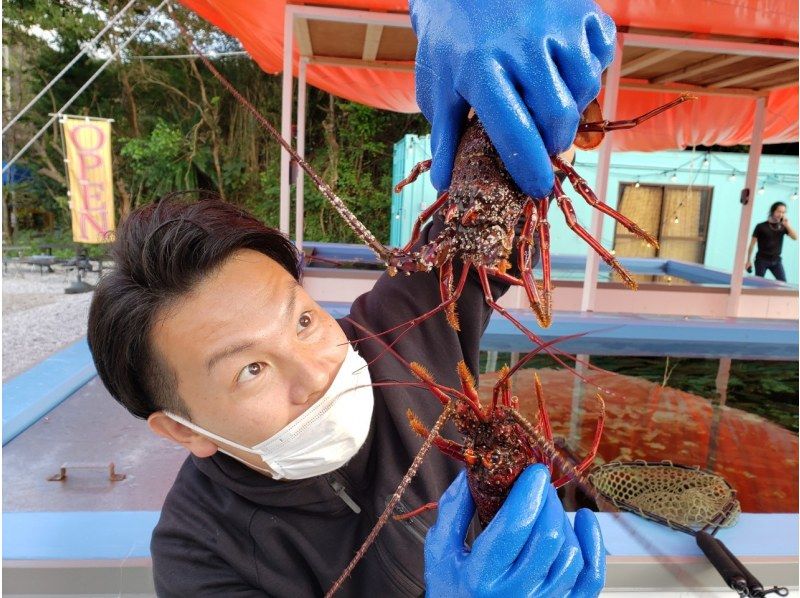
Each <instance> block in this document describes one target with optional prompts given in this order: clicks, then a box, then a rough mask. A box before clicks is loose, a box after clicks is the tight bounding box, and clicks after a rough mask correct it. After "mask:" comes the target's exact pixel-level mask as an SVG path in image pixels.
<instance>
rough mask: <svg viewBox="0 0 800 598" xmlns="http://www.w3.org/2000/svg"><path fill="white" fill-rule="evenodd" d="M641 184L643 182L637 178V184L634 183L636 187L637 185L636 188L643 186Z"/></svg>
mask: <svg viewBox="0 0 800 598" xmlns="http://www.w3.org/2000/svg"><path fill="white" fill-rule="evenodd" d="M641 186H642V185H641V183H640V182H639V179H638V178H637V179H636V184H635V185H634V187H636V188H637V189H638V188H639V187H641Z"/></svg>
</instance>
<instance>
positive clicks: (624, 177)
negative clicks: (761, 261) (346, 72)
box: [392, 135, 800, 285]
mask: <svg viewBox="0 0 800 598" xmlns="http://www.w3.org/2000/svg"><path fill="white" fill-rule="evenodd" d="M414 137H415V139H414V144H415V145H416V146H420V145H424V144H427V145H426V146H425V147H423V148H421V149H415V150H414V152H415V154H416V155H418V156H426V157H430V149H429V146H430V136H429V135H427V136H420V137H417V136H414ZM401 144H403V140H401V141H399V142H398V144H397V145H401ZM397 145H396V146H395V148H397ZM396 151H397V149H396ZM426 152H427V153H426ZM707 157H708V164H707V165H705V166H704V165H703V160H704V159H705V158H706V154H705V153H702V152H696V153H694V154H693V153H692V152H680V151H667V152H615V153H612V155H611V167H610V171H609V181H608V192H607V194H606V198H605V199H606V202H607V203H608V204H609V205H610V206H611V207H614V208H616V207H617V204H618V200H619V195H620V184H627V183H630V184H634V183H636V181H637V180H638V181H639V182H640V183H641V184H642V185H659V186H670V185H678V186H683V187H685V186H688V185H693V186H696V187H712V188H713V191H712V200H711V214H710V218H709V223H708V236H707V243H706V253H705V260H704V264H705V265H706V266H708V267H710V268H715V269H718V270H722V271H723V272H727V273H730V272H731V271H732V269H733V267H734V264H733V259H734V255H735V252H736V237H737V234H738V231H739V217H740V214H741V208H742V206H741V204H740V203H739V195H740V193H741V191H742V187H743V186H744V177H745V173H746V172H747V154H737V153H727V152H726V153H723V152H711V153H709V154H708V155H707ZM420 159H423V158H420ZM597 159H598V153H597V152H596V151H591V152H584V151H579V152H578V153H577V157H576V161H575V168H576V169H577V170H578V172H579V173H580V174H581V176H582V177H583V178H585V179H586V180H587V181H589V184H590V185H593V183H594V181H595V180H596V177H597ZM673 174H674V176H675V180H674V181H672V180H671V178H672V176H673ZM731 175H735V178H734V179H733V180H730V177H731ZM762 185H763V187H764V191H763V193H758V192H757V190H754V196H753V201H755V206H754V209H753V221H752V222H751V223H750V225H749V227H748V228H749V230H750V231H751V232H752V230H753V228H754V227H755V225H756V224H757V223H759V222H763V221H764V220H766V218H767V215H768V214H767V212H768V211H769V206H770V205H772V204H773V203H774V202H776V201H782V202H784V203H785V204H786V208H787V212H786V216H787V218H788V219H789V222H791V223H792V226H793V227H794V229H795V230H798V219H800V206H799V205H798V199H797V198H796V195H795V196H794V197H795V198H794V199H793V198H792V197H793V194H796V193H797V191H798V161H797V156H761V160H760V163H759V173H758V183H757V185H756V187H757V189H759V188H761V186H762ZM411 187H418V188H419V191H417V190H416V189H414V190H413V192H414V193H421V194H422V197H423V200H422V201H423V203H424V204H425V205H430V204H431V203H432V202H433V201H434V200H435V199H436V190H435V189H434V188H433V186H432V185H430V182H429V181H422V182H418V183H414V184H413V185H411ZM564 189H565V191H566V192H567V194H568V195H569V196H570V198H571V199H572V203H573V206H574V207H575V213H576V215H577V217H578V221H579V222H581V223H582V224H583V225H584V226H585V227H587V228H588V227H589V223H590V222H591V212H592V209H591V208H590V206H589V205H588V204H587V203H586V202H585V201H584V200H583V199H581V197H580V196H579V195H578V194H577V193H576V192H575V191H574V190H573V189H572V188H571V187H570V185H568V184H565V185H564ZM407 205H408V206H411V207H412V209H413V206H412V204H407ZM551 212H555V213H553V214H552V215H551V216H550V251H551V252H552V253H565V254H574V253H580V254H582V255H586V252H587V251H588V246H587V245H586V244H585V243H584V242H583V241H581V240H580V239H578V238H577V237H576V236H575V234H574V233H573V232H572V231H571V230H570V229H569V228H568V227H567V225H566V223H565V222H564V219H563V218H561V215H560V213H558V210H551ZM418 213H419V212H416V213H415V214H414V216H416V214H418ZM392 218H394V216H392ZM410 226H411V225H410V224H409V225H408V229H407V230H410ZM393 238H394V237H393ZM601 242H602V244H603V245H604V246H605V247H608V248H612V247H613V246H614V225H613V222H612V221H611V219H610V218H604V224H603V233H602V235H601ZM393 244H394V243H393ZM783 263H784V267H785V269H786V277H787V280H788V281H789V283H790V284H793V285H797V284H798V251H797V244H796V242H795V241H792V240H791V239H789V238H788V237H785V238H784V251H783ZM743 265H744V264H742V266H743ZM736 267H739V264H736ZM768 276H771V275H768Z"/></svg>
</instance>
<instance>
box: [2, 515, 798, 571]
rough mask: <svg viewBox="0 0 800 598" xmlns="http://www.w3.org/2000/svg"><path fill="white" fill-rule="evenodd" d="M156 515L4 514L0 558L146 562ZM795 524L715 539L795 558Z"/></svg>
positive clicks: (644, 546)
mask: <svg viewBox="0 0 800 598" xmlns="http://www.w3.org/2000/svg"><path fill="white" fill-rule="evenodd" d="M158 517H159V512H158V511H96V512H86V511H76V512H47V513H3V559H5V560H88V559H126V558H147V557H149V556H150V536H151V534H152V533H153V528H154V527H155V525H156V523H157V522H158ZM569 517H570V519H573V518H574V514H573V513H569ZM597 518H598V520H599V522H600V526H601V529H602V532H603V541H604V542H605V546H606V550H607V551H608V554H609V555H611V556H671V557H675V556H698V557H699V556H702V552H701V551H700V549H699V548H697V545H696V544H695V542H694V539H693V538H691V537H690V536H688V535H686V534H683V533H681V532H677V531H674V530H670V529H667V528H666V527H664V526H661V525H657V524H655V523H652V522H650V521H646V520H643V519H641V518H639V517H637V516H635V515H632V514H630V513H598V514H597ZM797 525H798V516H797V514H794V513H786V514H784V513H778V514H771V513H770V514H762V513H743V514H742V515H741V516H740V518H739V520H738V522H737V523H736V525H735V526H734V527H732V528H730V529H724V530H720V532H719V534H718V537H719V539H720V540H722V541H723V542H724V543H725V544H726V545H727V546H728V548H729V549H730V550H731V551H732V552H733V553H734V554H736V555H737V556H738V557H740V558H741V557H797V555H798V541H797V534H796V533H795V530H797Z"/></svg>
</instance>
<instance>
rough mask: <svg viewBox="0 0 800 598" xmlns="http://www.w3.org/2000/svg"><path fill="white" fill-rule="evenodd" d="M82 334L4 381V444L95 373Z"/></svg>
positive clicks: (87, 346)
mask: <svg viewBox="0 0 800 598" xmlns="http://www.w3.org/2000/svg"><path fill="white" fill-rule="evenodd" d="M96 373H97V372H96V370H95V367H94V363H93V362H92V356H91V354H90V353H89V345H87V344H86V339H85V338H83V339H81V340H79V341H77V342H75V343H73V344H72V345H70V346H69V347H67V348H66V349H63V350H61V351H59V352H58V353H55V354H54V355H51V356H50V357H48V358H47V359H45V360H44V361H42V362H40V363H39V364H37V365H35V366H34V367H32V368H31V369H29V370H27V371H25V372H23V373H22V374H20V375H18V376H15V377H14V378H12V379H11V380H9V381H8V382H5V383H4V384H3V444H4V445H5V444H7V443H8V442H9V441H10V440H12V439H13V438H14V437H15V436H17V435H18V434H19V433H20V432H22V431H23V430H25V429H26V428H27V427H28V426H30V425H31V424H33V423H34V422H36V421H38V420H39V419H40V418H41V417H43V416H44V415H45V414H46V413H47V412H48V411H50V410H51V409H53V408H54V407H56V406H57V405H58V404H59V403H61V402H62V401H63V400H64V399H66V398H67V397H68V396H70V395H71V394H72V393H74V392H75V391H76V390H78V389H79V388H80V387H81V386H83V385H84V384H86V383H87V382H88V381H89V380H91V379H92V378H93V377H94V376H95V375H96Z"/></svg>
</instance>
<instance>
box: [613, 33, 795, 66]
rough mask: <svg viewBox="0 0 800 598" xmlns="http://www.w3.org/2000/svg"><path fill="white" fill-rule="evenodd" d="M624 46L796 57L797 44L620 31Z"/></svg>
mask: <svg viewBox="0 0 800 598" xmlns="http://www.w3.org/2000/svg"><path fill="white" fill-rule="evenodd" d="M620 35H622V37H623V38H624V39H625V46H626V47H632V48H663V49H665V50H666V49H671V50H681V51H682V52H708V53H713V54H737V55H739V56H758V57H761V58H783V59H785V60H792V59H794V58H797V46H796V45H795V46H778V45H775V44H759V43H753V42H736V41H726V40H719V39H697V38H692V37H677V36H675V37H673V36H668V35H651V34H646V33H622V34H620Z"/></svg>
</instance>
